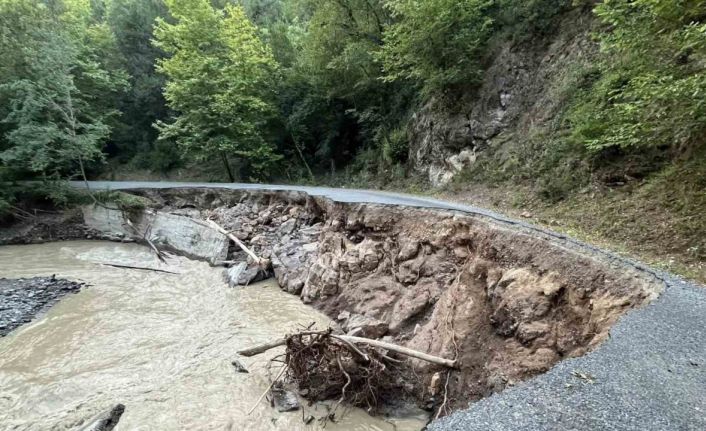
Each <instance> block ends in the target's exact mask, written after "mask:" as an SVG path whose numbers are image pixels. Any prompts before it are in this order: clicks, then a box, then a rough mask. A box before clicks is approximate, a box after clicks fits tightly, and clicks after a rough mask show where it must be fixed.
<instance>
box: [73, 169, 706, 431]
mask: <svg viewBox="0 0 706 431" xmlns="http://www.w3.org/2000/svg"><path fill="white" fill-rule="evenodd" d="M74 185H75V186H76V187H85V185H84V184H83V183H79V182H76V183H74ZM89 187H91V188H92V189H95V190H106V189H110V190H129V189H145V188H152V189H158V188H210V189H219V188H224V189H239V190H253V191H255V190H270V191H273V190H283V191H302V192H306V193H308V194H310V195H312V196H322V197H326V198H329V199H332V200H334V201H337V202H349V203H371V204H381V205H400V206H410V207H421V208H436V209H443V210H451V211H459V212H463V213H470V214H474V215H477V216H480V217H483V218H490V219H493V220H494V221H495V222H497V223H500V224H504V225H509V226H511V227H513V228H515V229H519V230H521V231H525V232H530V233H532V234H534V235H538V236H541V237H544V238H549V239H551V240H552V241H555V242H559V243H561V244H562V245H564V246H566V247H568V248H572V249H580V250H583V251H584V252H586V253H590V254H594V255H595V256H596V257H597V258H601V259H606V260H608V261H609V262H612V264H615V265H628V266H633V267H636V268H638V269H640V270H642V271H645V272H649V273H651V274H653V275H654V276H655V277H657V278H659V279H661V280H663V281H664V283H665V285H666V288H665V290H664V292H663V293H662V294H661V295H660V297H659V298H658V299H656V300H655V301H653V302H652V303H651V304H650V305H648V306H646V307H644V308H642V309H640V310H635V311H631V312H629V313H628V314H627V315H626V316H624V317H623V318H622V319H620V321H619V322H618V323H617V324H616V325H615V326H614V327H613V328H612V330H611V333H610V338H609V340H608V341H606V342H605V343H603V344H602V345H601V346H600V347H599V348H598V349H596V350H595V351H594V352H592V353H589V354H587V355H585V356H582V357H580V358H575V359H569V360H566V361H563V362H560V363H559V364H557V365H556V366H554V368H552V369H551V370H550V371H549V372H547V373H545V374H543V375H540V376H537V377H535V378H533V379H531V380H528V381H526V382H524V383H521V384H518V385H517V386H515V387H512V388H509V389H507V390H505V391H503V392H501V393H500V394H495V395H493V396H490V397H488V398H485V399H483V400H481V401H479V402H476V403H474V404H471V405H469V407H468V408H467V409H465V410H462V411H458V412H456V413H454V414H452V415H450V416H448V417H446V418H443V419H440V420H438V421H435V422H433V423H432V424H431V425H430V426H429V427H428V429H429V430H431V431H450V430H458V431H461V430H464V431H466V430H479V431H480V430H483V431H492V430H503V431H508V430H523V431H525V430H557V431H559V430H586V431H588V430H636V431H637V430H640V431H652V430H654V431H670V430H680V431H681V430H698V431H703V430H706V288H704V287H703V286H698V285H695V284H693V283H690V282H688V281H684V280H682V279H680V278H678V277H676V276H673V275H671V274H667V273H664V272H661V271H659V270H656V269H652V268H649V267H647V266H645V265H644V264H641V263H639V262H635V261H631V260H628V259H624V258H621V257H619V256H616V255H614V254H612V253H610V252H607V251H604V250H601V249H598V248H596V247H593V246H591V245H588V244H584V243H581V242H579V241H576V240H574V239H572V238H569V237H566V236H564V235H561V234H557V233H554V232H551V231H548V230H545V229H542V228H539V227H536V226H533V225H531V224H528V223H525V222H522V221H517V220H513V219H509V218H507V217H504V216H502V215H500V214H497V213H494V212H492V211H488V210H485V209H482V208H476V207H472V206H467V205H460V204H455V203H449V202H443V201H439V200H435V199H429V198H424V197H417V196H410V195H405V194H398V193H389V192H379V191H369V190H349V189H333V188H323V187H305V186H279V185H263V184H235V183H233V184H220V183H176V182H132V181H131V182H100V181H95V182H89Z"/></svg>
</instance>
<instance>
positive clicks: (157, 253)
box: [125, 217, 167, 263]
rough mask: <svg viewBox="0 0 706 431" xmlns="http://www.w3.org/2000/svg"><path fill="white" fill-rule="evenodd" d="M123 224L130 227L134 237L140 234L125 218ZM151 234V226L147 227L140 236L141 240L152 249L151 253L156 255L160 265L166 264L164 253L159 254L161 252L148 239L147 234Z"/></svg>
mask: <svg viewBox="0 0 706 431" xmlns="http://www.w3.org/2000/svg"><path fill="white" fill-rule="evenodd" d="M125 223H127V225H128V226H130V228H131V229H132V230H133V232H135V235H140V232H139V231H138V230H137V228H136V227H135V225H134V224H132V222H131V221H130V219H129V218H127V217H125ZM151 232H152V225H149V226H148V227H147V230H145V233H143V234H142V235H141V236H142V240H143V241H145V242H146V243H147V245H149V246H150V248H151V249H152V251H154V254H156V255H157V259H159V260H160V262H162V263H167V260H166V259H165V258H164V253H163V252H161V251H160V250H159V249H158V248H157V247H156V246H155V245H154V243H153V242H152V241H151V240H150V239H149V234H150V233H151Z"/></svg>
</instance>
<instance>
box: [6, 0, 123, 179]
mask: <svg viewBox="0 0 706 431" xmlns="http://www.w3.org/2000/svg"><path fill="white" fill-rule="evenodd" d="M18 12H19V13H18ZM90 12H91V9H90V8H89V7H88V5H87V3H86V2H80V1H71V2H69V1H67V2H65V3H61V2H50V3H47V4H45V3H42V2H39V3H37V2H33V1H30V0H4V1H3V2H2V3H0V17H1V19H2V23H3V26H2V27H3V29H5V31H6V33H5V34H4V35H3V36H4V37H3V38H2V39H1V40H0V55H2V56H3V58H6V59H7V60H8V61H7V63H5V64H6V67H4V68H3V69H2V74H1V75H0V92H1V93H2V96H3V99H4V100H6V101H7V104H5V105H4V106H3V107H2V109H3V115H4V118H3V126H4V129H5V133H4V135H3V145H2V149H3V151H2V153H0V158H1V159H2V160H3V163H4V164H6V165H8V166H10V167H11V169H12V170H15V171H28V172H31V173H35V174H40V175H42V176H48V175H63V174H72V173H74V172H75V171H74V169H75V167H76V166H77V165H81V164H82V163H83V161H85V160H96V159H99V158H100V157H101V155H102V153H101V146H102V143H103V142H104V141H105V139H106V138H107V136H108V135H109V133H110V126H109V123H110V121H111V118H112V117H114V116H115V115H116V114H117V111H116V110H115V109H114V106H113V105H112V104H111V103H106V101H109V100H110V99H111V98H113V97H114V95H115V94H117V93H119V92H120V91H122V90H124V88H125V87H126V84H127V83H126V74H125V73H124V71H123V70H121V69H120V68H119V67H116V65H115V64H114V63H112V60H113V59H114V58H115V55H114V51H113V48H114V40H113V38H112V33H110V32H109V31H108V30H107V27H106V26H105V25H104V24H102V23H95V22H93V21H92V16H91V13H90ZM110 54H113V55H110Z"/></svg>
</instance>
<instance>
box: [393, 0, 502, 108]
mask: <svg viewBox="0 0 706 431" xmlns="http://www.w3.org/2000/svg"><path fill="white" fill-rule="evenodd" d="M492 5H493V1H491V0H463V1H460V2H459V1H457V0H428V1H423V2H420V1H416V0H388V2H387V7H388V8H389V9H390V10H391V12H392V16H393V17H394V19H395V22H394V24H392V25H391V26H389V27H388V28H387V30H386V31H385V46H384V48H383V50H382V55H381V56H380V58H381V60H382V62H383V64H384V65H385V71H386V76H385V77H386V79H387V80H393V81H394V80H399V79H406V80H409V81H411V82H413V83H417V84H419V85H420V86H421V87H422V89H423V91H424V93H425V94H426V95H431V94H433V93H438V92H443V91H444V90H447V89H449V88H450V87H454V86H459V85H461V86H466V87H468V86H473V85H474V84H476V83H477V82H478V81H479V79H480V77H481V73H482V71H483V69H482V56H483V54H484V49H485V46H486V42H487V40H488V38H489V37H490V35H491V32H492V29H493V20H492V18H491V16H490V14H489V9H490V8H491V6H492Z"/></svg>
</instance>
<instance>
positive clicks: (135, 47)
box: [107, 0, 179, 171]
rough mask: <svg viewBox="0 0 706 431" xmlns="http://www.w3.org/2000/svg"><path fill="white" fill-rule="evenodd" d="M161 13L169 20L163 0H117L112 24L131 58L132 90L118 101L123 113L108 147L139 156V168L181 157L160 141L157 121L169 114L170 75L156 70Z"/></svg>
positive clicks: (164, 165)
mask: <svg viewBox="0 0 706 431" xmlns="http://www.w3.org/2000/svg"><path fill="white" fill-rule="evenodd" d="M157 17H162V18H167V9H166V6H165V5H164V2H163V1H162V0H112V1H111V2H110V3H109V5H108V11H107V22H108V24H109V25H110V28H111V29H112V31H113V33H114V34H115V40H116V43H117V46H118V48H119V50H120V53H121V54H122V57H123V58H124V59H125V69H126V70H127V72H128V73H129V75H130V89H129V90H128V91H127V92H125V93H124V95H123V97H122V98H121V99H120V100H119V101H118V105H117V106H118V109H120V111H121V112H122V116H121V117H120V122H119V124H117V125H116V127H115V130H114V132H113V135H112V137H111V138H112V139H111V141H112V144H113V145H111V146H110V147H109V148H108V150H109V153H110V154H113V155H115V156H116V157H117V158H118V159H119V160H121V161H123V162H127V161H129V160H131V159H135V160H136V162H137V163H136V164H137V166H139V167H143V168H148V169H154V170H158V171H166V170H168V169H170V168H172V167H174V166H175V165H176V163H177V162H178V161H179V152H178V151H175V149H174V148H173V146H170V145H169V144H161V143H157V142H156V140H157V135H158V133H157V130H156V129H155V128H154V127H153V124H154V123H155V122H157V121H164V120H165V119H166V118H167V114H168V112H167V107H166V101H165V100H164V96H163V93H162V88H163V86H164V83H165V80H164V76H162V75H161V74H158V73H157V72H156V70H155V63H156V61H157V59H158V58H161V57H163V56H164V52H163V51H162V50H161V49H159V48H157V47H156V46H155V45H154V44H153V43H152V37H153V36H152V28H153V26H154V22H155V19H156V18H157Z"/></svg>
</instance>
